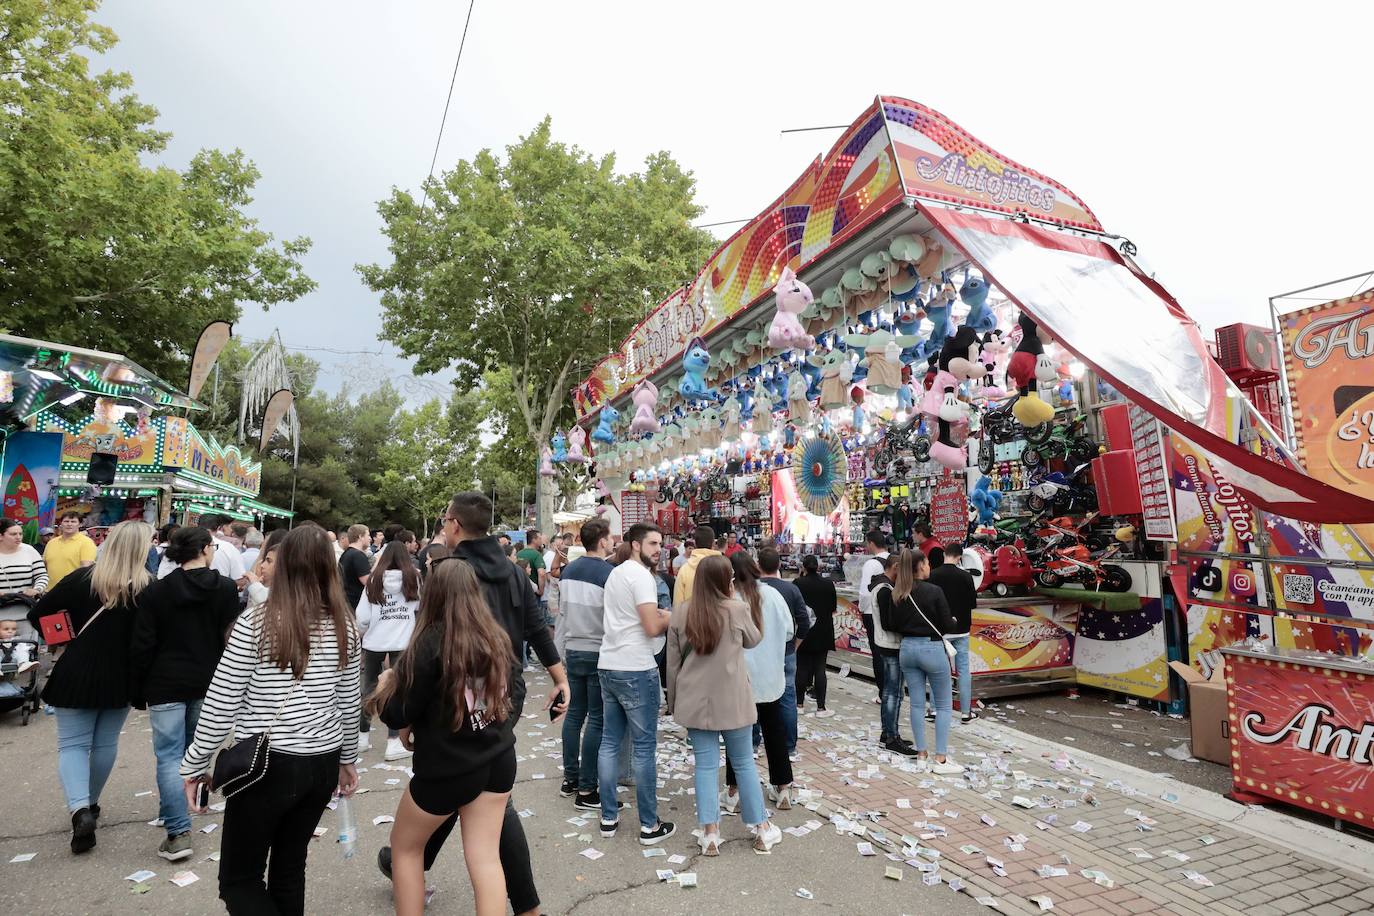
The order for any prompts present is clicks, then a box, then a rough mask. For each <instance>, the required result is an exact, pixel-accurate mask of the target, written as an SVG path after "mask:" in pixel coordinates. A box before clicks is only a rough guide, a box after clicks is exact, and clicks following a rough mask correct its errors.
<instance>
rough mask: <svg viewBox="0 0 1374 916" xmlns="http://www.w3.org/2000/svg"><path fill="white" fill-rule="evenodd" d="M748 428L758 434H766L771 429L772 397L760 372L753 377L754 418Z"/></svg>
mask: <svg viewBox="0 0 1374 916" xmlns="http://www.w3.org/2000/svg"><path fill="white" fill-rule="evenodd" d="M750 428H751V429H752V430H753V431H754V434H755V435H759V436H766V435H768V433H769V432H771V431H772V429H773V399H772V397H770V396H769V394H768V385H767V383H765V382H764V380H763V375H762V374H760V375H759V377H758V378H756V379H754V418H753V425H752V426H751V427H750Z"/></svg>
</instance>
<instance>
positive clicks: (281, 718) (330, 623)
mask: <svg viewBox="0 0 1374 916" xmlns="http://www.w3.org/2000/svg"><path fill="white" fill-rule="evenodd" d="M275 553H276V555H275V564H274V569H273V571H272V589H271V592H270V593H269V594H268V597H267V601H266V602H265V603H264V604H262V605H261V606H259V607H255V608H253V609H251V610H249V611H247V612H246V613H244V614H243V615H242V616H240V617H239V619H238V621H237V622H236V623H235V624H234V628H233V630H232V632H231V633H230V634H229V645H228V646H227V647H226V648H225V650H224V655H222V656H221V657H220V661H219V666H218V667H217V668H216V669H215V676H214V679H213V680H212V681H211V682H210V690H209V692H208V693H207V695H206V697H205V705H204V707H203V708H202V710H201V714H200V721H199V723H198V724H197V726H196V737H195V740H194V741H192V742H191V746H190V747H188V748H187V749H186V756H185V757H184V758H183V759H182V763H181V775H182V777H184V778H185V780H186V792H187V797H188V800H189V801H190V804H191V806H192V810H196V811H199V810H203V809H201V808H199V807H198V799H197V798H196V795H197V793H198V791H199V788H200V784H201V783H202V782H204V781H206V779H207V776H208V774H209V772H210V769H211V764H212V757H213V755H214V753H215V751H216V750H218V749H219V747H220V745H221V744H222V743H223V742H224V740H225V738H227V737H228V735H229V732H230V730H231V729H232V730H234V733H235V738H236V739H239V740H242V739H243V738H245V737H247V736H250V735H256V734H262V733H263V732H268V733H269V734H270V736H271V737H270V739H269V741H270V745H271V752H270V753H269V755H268V764H267V772H266V774H265V775H264V776H263V778H262V779H260V780H259V781H258V782H256V783H254V784H253V785H251V786H248V787H246V788H244V789H242V790H241V791H238V792H236V793H235V794H234V795H233V796H232V797H231V798H229V799H228V801H227V805H226V807H225V809H224V828H223V829H224V839H223V840H222V841H221V844H220V863H219V896H220V899H221V900H223V901H224V905H225V908H226V909H227V910H228V911H229V912H230V913H231V914H235V913H244V914H250V913H251V914H260V913H282V914H287V913H296V914H299V913H303V912H304V911H305V859H306V852H307V849H308V847H309V844H310V839H311V837H312V836H313V835H314V830H315V827H316V826H317V825H318V824H319V822H320V815H321V814H322V813H323V812H324V809H325V806H326V805H328V804H329V799H330V798H331V796H333V794H334V790H335V788H337V789H338V791H339V794H341V795H344V796H348V795H352V794H353V790H354V788H356V786H357V784H358V772H357V770H356V768H355V766H354V763H355V761H356V759H357V754H358V716H359V696H358V667H359V661H360V658H361V643H360V641H359V639H358V632H357V629H356V628H355V626H354V624H353V613H352V611H351V610H350V609H349V607H348V602H347V601H346V600H345V598H344V594H343V587H342V585H341V584H340V582H339V567H338V563H337V562H335V560H334V549H333V548H332V547H331V546H330V544H329V541H328V540H327V539H326V538H325V535H324V531H323V530H322V529H320V528H316V527H314V526H306V527H302V528H297V529H295V530H293V531H292V532H291V533H290V534H288V535H286V537H284V538H282V541H281V546H280V547H278V548H277V550H276V552H275ZM269 853H270V855H271V860H272V867H271V870H270V871H268V870H267V860H268V855H269ZM265 871H268V873H267V881H266V882H265V883H264V881H263V873H264V872H265Z"/></svg>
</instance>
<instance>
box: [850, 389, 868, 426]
mask: <svg viewBox="0 0 1374 916" xmlns="http://www.w3.org/2000/svg"><path fill="white" fill-rule="evenodd" d="M849 400H850V402H851V403H852V404H853V405H854V411H853V414H852V415H851V417H850V419H851V420H852V422H853V424H854V432H856V433H858V432H863V428H864V427H865V426H866V425H868V411H866V410H864V390H863V388H862V387H861V386H859V385H855V386H854V387H853V388H850V389H849Z"/></svg>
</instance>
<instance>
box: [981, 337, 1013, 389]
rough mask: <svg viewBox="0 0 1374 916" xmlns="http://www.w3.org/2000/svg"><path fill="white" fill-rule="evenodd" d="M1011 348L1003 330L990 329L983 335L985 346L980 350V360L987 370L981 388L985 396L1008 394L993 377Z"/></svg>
mask: <svg viewBox="0 0 1374 916" xmlns="http://www.w3.org/2000/svg"><path fill="white" fill-rule="evenodd" d="M1009 349H1010V347H1009V346H1008V345H1007V341H1006V338H1005V337H1003V336H1002V332H1001V331H989V332H988V333H986V334H984V335H983V346H982V349H981V350H979V352H978V361H979V362H980V363H982V364H983V369H984V370H985V371H984V373H983V381H982V387H981V390H980V394H982V396H983V397H986V398H993V399H996V398H1000V397H1003V396H1004V395H1005V394H1006V392H1005V391H1003V390H1002V388H1001V386H999V385H998V384H997V382H996V380H995V379H994V378H993V374H994V373H995V372H996V371H997V367H998V366H999V365H1001V364H1002V361H1003V360H1004V359H1005V358H1006V355H1007V351H1008V350H1009Z"/></svg>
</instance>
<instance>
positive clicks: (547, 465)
mask: <svg viewBox="0 0 1374 916" xmlns="http://www.w3.org/2000/svg"><path fill="white" fill-rule="evenodd" d="M539 476H540V477H557V476H558V472H557V471H555V470H554V469H553V452H552V451H550V450H549V448H548V447H547V446H546V447H545V448H544V450H543V451H542V452H540V453H539Z"/></svg>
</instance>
